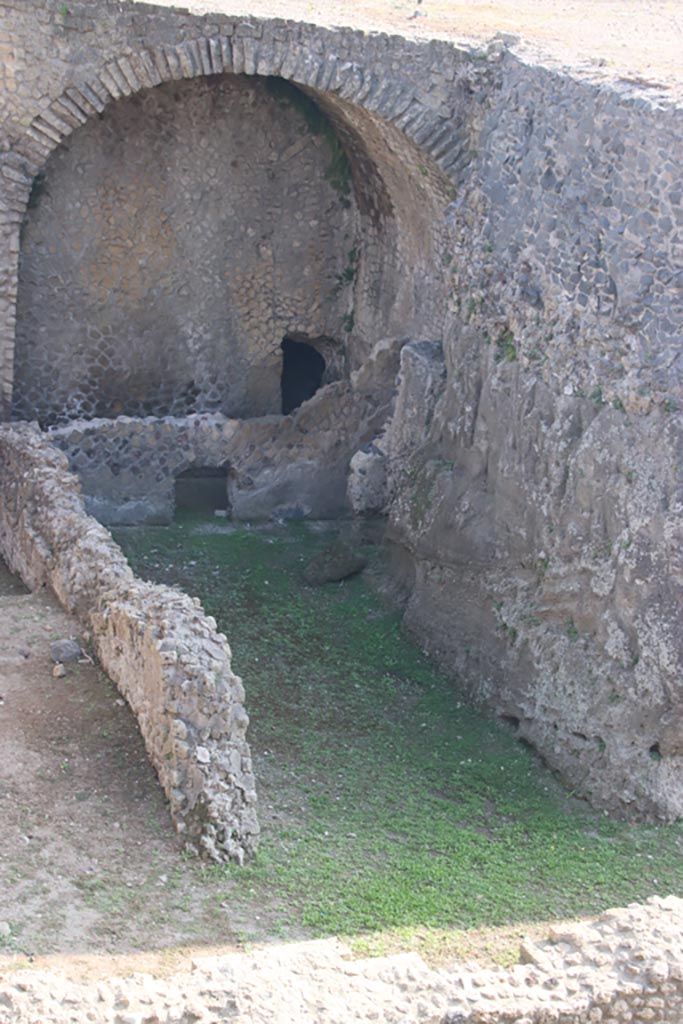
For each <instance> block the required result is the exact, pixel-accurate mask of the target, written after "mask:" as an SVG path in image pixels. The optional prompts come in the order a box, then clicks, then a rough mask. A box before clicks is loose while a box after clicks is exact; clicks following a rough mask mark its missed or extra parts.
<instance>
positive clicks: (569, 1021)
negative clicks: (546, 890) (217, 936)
mask: <svg viewBox="0 0 683 1024" xmlns="http://www.w3.org/2000/svg"><path fill="white" fill-rule="evenodd" d="M682 937H683V901H681V900H680V899H677V898H675V897H668V898H666V899H662V898H660V897H654V898H652V899H650V900H648V902H647V903H646V904H645V905H644V906H638V905H637V904H632V905H631V906H629V907H626V908H623V909H619V910H608V911H606V912H605V913H604V914H602V915H601V916H600V917H599V918H598V920H596V921H587V922H582V923H580V924H571V925H556V926H554V927H552V928H551V929H550V937H549V940H548V941H544V942H540V943H532V942H530V941H529V940H525V941H524V942H523V943H522V947H521V962H520V963H517V964H515V965H514V966H513V967H510V968H497V969H485V968H482V967H481V966H480V965H479V964H474V963H472V964H469V963H460V964H453V965H450V966H449V967H448V968H442V969H440V970H435V969H431V968H429V967H428V966H427V965H426V964H425V963H424V961H423V960H421V958H420V957H419V956H418V955H417V954H416V953H402V954H395V955H393V956H388V957H374V958H372V959H368V960H358V959H354V958H353V957H351V956H350V955H349V953H350V951H349V950H348V948H347V947H345V946H344V945H343V944H342V943H340V942H339V941H338V940H327V941H317V942H308V943H299V944H297V943H287V944H285V945H272V944H271V945H269V946H268V947H266V948H263V949H260V950H259V949H257V950H255V951H253V952H249V953H232V954H228V955H223V956H204V957H195V958H193V961H192V970H191V971H189V970H186V971H183V972H182V973H180V972H179V973H174V974H172V975H170V976H169V977H164V978H163V979H160V978H158V977H157V978H153V977H152V976H151V975H149V974H142V973H140V972H138V973H136V974H135V975H132V976H131V977H128V978H108V979H106V980H101V979H100V980H97V981H95V982H91V983H87V982H86V983H82V984H78V983H75V982H73V981H70V980H69V981H67V980H66V979H65V978H64V977H63V975H60V974H59V973H58V972H56V971H49V972H48V971H42V972H37V971H36V970H20V971H13V972H12V973H11V974H8V975H7V976H6V978H5V979H1V978H0V1020H3V1021H4V1020H7V1021H8V1022H9V1020H10V1019H11V1021H12V1024H33V1022H35V1021H36V1020H50V1021H51V1022H53V1024H80V1022H81V1021H83V1022H85V1021H89V1020H92V1019H94V1018H96V1019H97V1020H98V1021H101V1022H102V1024H122V1022H123V1021H124V1020H131V1021H133V1020H136V1021H137V1020H140V1021H143V1020H144V1021H145V1022H146V1024H162V1022H163V1024H185V1022H186V1021H187V1020H188V1019H190V1018H191V1019H192V1020H194V1021H195V1024H214V1022H215V1021H216V1020H219V1019H229V1020H231V1021H234V1022H235V1024H253V1022H254V1021H269V1022H272V1024H289V1022H290V1021H292V1020H296V1021H297V1022H299V1024H320V1022H325V1024H347V1022H348V1021H377V1020H382V1021H386V1022H387V1024H679V1022H680V1020H681V1016H682V1014H683V978H682V975H683V967H682V965H683V938H682ZM124 1001H125V1002H124ZM3 1009H6V1011H7V1017H5V1018H3V1017H2V1013H3Z"/></svg>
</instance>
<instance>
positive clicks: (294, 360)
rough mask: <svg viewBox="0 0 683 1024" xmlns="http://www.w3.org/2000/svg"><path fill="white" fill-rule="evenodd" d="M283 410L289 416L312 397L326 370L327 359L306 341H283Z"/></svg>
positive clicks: (287, 339) (291, 339)
mask: <svg viewBox="0 0 683 1024" xmlns="http://www.w3.org/2000/svg"><path fill="white" fill-rule="evenodd" d="M281 348H282V382H281V387H282V412H283V415H285V416H287V414H288V413H290V412H292V411H293V410H294V409H298V408H299V406H300V405H301V403H302V402H305V401H306V400H307V399H309V398H312V397H313V395H314V394H315V393H316V391H317V390H318V388H319V387H320V385H321V383H322V379H323V374H324V372H325V359H324V358H323V356H321V354H320V352H318V350H317V349H315V348H313V346H312V345H309V344H308V342H305V341H294V339H293V338H284V339H283V341H282V345H281Z"/></svg>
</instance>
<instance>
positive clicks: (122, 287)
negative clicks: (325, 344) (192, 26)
mask: <svg viewBox="0 0 683 1024" xmlns="http://www.w3.org/2000/svg"><path fill="white" fill-rule="evenodd" d="M314 114H315V117H314V116H313V115H314ZM245 154H248V156H245ZM333 169H334V171H335V173H333ZM342 170H343V172H344V174H343V175H342V173H341V172H342ZM359 232H360V224H359V213H358V207H357V203H356V199H355V196H354V193H353V191H352V188H351V183H350V168H349V164H348V161H347V159H346V156H345V150H344V148H343V146H342V143H341V142H340V141H339V140H338V138H337V135H336V129H335V127H334V125H333V124H332V122H331V121H330V119H329V118H328V117H327V115H326V114H325V113H324V112H323V111H322V110H319V109H318V107H317V106H316V104H315V103H314V101H313V100H311V99H309V98H307V97H305V96H304V94H303V93H302V92H301V91H300V90H298V89H296V88H295V87H294V86H291V85H288V84H287V85H286V86H284V85H283V86H282V87H281V88H280V89H279V90H278V91H277V94H274V92H273V83H272V82H270V80H264V79H262V78H247V77H246V76H240V75H215V76H211V77H210V78H208V77H207V78H203V79H196V80H193V81H180V82H167V83H165V84H164V85H161V86H158V87H156V88H153V89H147V90H142V91H141V92H140V93H138V94H136V95H134V96H130V97H127V98H126V99H121V100H120V101H119V102H117V103H112V104H111V105H110V106H109V107H108V108H107V110H106V111H104V113H103V114H102V117H101V118H94V119H91V120H90V121H89V122H88V123H87V124H85V125H83V126H81V127H80V128H78V129H77V130H76V131H74V132H73V134H72V135H71V136H70V138H69V141H68V143H65V144H63V145H61V146H58V147H56V149H55V151H54V153H53V154H52V155H51V156H50V158H49V159H48V160H47V162H46V165H45V167H44V169H43V171H42V172H41V174H40V176H39V177H38V178H36V180H35V183H34V189H33V192H32V194H31V202H30V204H29V209H28V210H27V212H26V217H25V219H24V223H23V228H22V245H21V262H20V273H19V297H18V327H17V336H16V358H15V380H14V397H13V416H14V418H16V419H38V420H39V421H40V422H41V424H43V425H49V426H52V425H55V424H61V423H66V422H68V421H69V420H72V419H78V418H85V419H92V418H93V417H95V418H99V417H105V418H115V417H117V416H120V415H129V416H150V415H152V416H167V415H172V416H184V415H188V414H191V413H202V412H221V413H224V414H225V415H227V416H230V417H235V418H240V419H244V418H250V417H259V416H264V415H272V414H275V413H279V412H280V410H281V402H282V398H281V380H280V377H281V360H282V353H281V351H280V341H281V339H282V338H283V337H285V336H291V335H294V334H296V335H297V336H298V335H299V334H301V335H303V336H305V337H310V338H319V337H326V338H327V337H333V338H338V337H340V336H342V334H343V331H344V327H343V325H344V323H345V322H346V321H345V318H347V319H348V317H349V316H350V310H351V307H352V302H353V291H354V284H355V280H356V276H357V274H358V273H359V267H360V263H361V258H360V253H361V250H362V243H361V241H360V237H359ZM347 333H348V332H347ZM304 397H310V396H309V395H303V394H302V396H301V397H300V398H299V399H298V401H297V402H296V404H300V402H301V401H303V399H304Z"/></svg>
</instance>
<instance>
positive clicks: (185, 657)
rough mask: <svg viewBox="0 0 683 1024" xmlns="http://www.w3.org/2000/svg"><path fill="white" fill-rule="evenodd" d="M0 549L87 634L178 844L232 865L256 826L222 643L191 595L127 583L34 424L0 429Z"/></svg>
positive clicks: (115, 552) (238, 697)
mask: <svg viewBox="0 0 683 1024" xmlns="http://www.w3.org/2000/svg"><path fill="white" fill-rule="evenodd" d="M0 552H1V553H2V557H3V558H4V559H5V561H6V562H7V564H8V566H9V567H10V568H11V569H12V571H14V572H16V573H19V575H20V576H21V577H22V578H23V580H24V582H25V583H26V584H27V585H28V586H29V587H31V588H32V589H36V588H38V587H42V586H49V587H51V588H52V590H53V591H54V592H55V594H56V595H57V597H58V598H59V600H60V602H61V603H62V605H63V606H64V608H66V610H67V611H69V612H72V613H75V614H76V615H77V616H78V618H79V619H80V620H81V622H82V623H83V624H84V625H85V626H87V628H88V631H89V632H90V634H91V637H92V643H93V646H94V648H95V651H96V653H97V656H98V658H99V660H100V663H101V664H102V666H103V668H104V669H105V671H106V672H107V673H108V674H109V675H110V676H111V678H112V679H113V680H114V682H115V683H116V684H117V686H118V687H119V689H120V691H121V693H122V694H123V696H124V697H125V698H126V700H127V701H128V703H129V704H130V706H131V708H132V709H133V712H134V714H135V715H136V717H137V719H138V722H139V725H140V731H141V732H142V735H143V738H144V741H145V745H146V747H147V752H148V754H149V757H150V760H151V761H152V764H153V765H154V767H155V769H156V771H157V774H158V776H159V781H160V782H161V785H162V786H163V789H164V792H165V793H166V796H167V798H168V801H169V806H170V811H171V815H172V817H173V820H174V823H175V827H176V830H177V831H178V833H179V834H180V835H181V836H182V837H183V839H184V840H185V841H186V843H187V845H188V847H190V848H191V849H195V850H198V851H200V852H202V853H203V854H205V855H206V856H208V857H210V858H212V859H215V860H225V859H232V860H236V861H238V862H240V863H242V862H243V861H244V859H245V858H246V857H248V856H249V855H250V854H251V853H253V851H254V849H255V847H256V844H257V841H258V834H259V826H258V821H257V818H256V793H255V787H254V778H253V773H252V767H251V755H250V752H249V746H248V744H247V742H246V739H245V733H246V729H247V724H248V718H247V714H246V712H245V710H244V706H243V701H244V688H243V686H242V683H241V680H240V679H239V678H238V677H237V676H235V675H234V674H233V672H232V671H231V668H230V648H229V647H228V643H227V640H226V638H225V636H223V635H222V634H221V633H218V632H217V631H216V623H215V621H214V620H213V619H212V618H210V617H209V616H206V615H204V613H203V611H202V608H201V605H200V603H199V601H198V600H197V599H193V598H191V597H188V596H187V595H185V594H183V593H181V592H180V591H177V590H173V589H171V588H169V587H162V586H156V585H153V584H151V583H144V582H142V581H140V580H138V579H136V578H135V576H134V574H133V572H132V570H131V569H130V567H129V565H128V563H127V561H126V559H125V557H124V555H123V553H122V551H121V549H120V548H119V547H118V546H117V545H116V544H115V543H114V542H113V540H112V538H111V536H110V535H109V534H108V532H107V531H106V530H105V529H104V527H102V526H100V524H99V523H97V522H96V521H95V520H94V519H92V518H91V517H90V516H88V515H87V514H86V513H85V510H84V508H83V502H82V499H81V494H80V488H79V485H78V481H77V479H76V477H75V476H74V475H73V474H72V473H70V472H69V469H68V463H67V460H66V456H65V455H64V454H63V453H61V452H59V451H58V450H57V449H56V448H54V447H53V446H52V445H50V444H49V442H48V441H47V440H46V439H45V438H44V436H43V435H41V433H40V432H39V431H38V430H37V429H36V428H35V427H29V426H18V427H10V426H6V425H3V426H0Z"/></svg>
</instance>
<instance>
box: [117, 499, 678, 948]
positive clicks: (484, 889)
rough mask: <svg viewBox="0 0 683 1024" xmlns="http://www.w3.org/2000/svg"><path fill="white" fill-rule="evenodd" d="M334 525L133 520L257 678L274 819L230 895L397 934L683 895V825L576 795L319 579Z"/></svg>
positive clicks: (391, 627) (267, 907)
mask: <svg viewBox="0 0 683 1024" xmlns="http://www.w3.org/2000/svg"><path fill="white" fill-rule="evenodd" d="M331 535H332V534H331V533H330V532H329V531H327V532H326V531H323V530H321V529H320V528H319V527H316V526H315V525H314V524H313V525H306V524H303V523H299V524H295V525H290V526H288V527H279V528H277V529H275V528H271V529H265V528H263V529H251V530H250V529H232V528H231V527H230V526H229V525H220V524H219V523H218V522H217V521H216V520H215V519H213V520H211V521H209V520H201V519H200V518H197V517H192V518H184V519H181V520H180V521H178V522H177V523H176V524H175V525H174V526H173V527H169V528H161V527H149V528H145V529H136V530H119V531H118V532H117V534H116V536H117V540H118V541H119V542H120V543H121V544H122V545H123V547H124V549H125V551H126V553H127V554H128V557H129V558H130V560H131V562H132V564H133V566H134V567H135V569H136V571H137V572H138V573H139V574H140V575H141V576H143V577H145V578H150V579H154V580H157V581H160V582H172V583H176V584H178V585H179V586H181V587H182V588H183V589H185V590H186V591H188V592H189V593H191V594H198V595H199V596H200V597H201V598H202V601H203V603H204V606H205V608H206V611H207V612H208V613H210V614H212V615H214V616H215V617H216V619H217V621H218V623H219V628H220V629H222V630H223V631H224V632H225V633H226V634H227V635H228V637H229V638H230V641H231V644H232V647H233V659H234V660H233V665H234V668H235V671H237V672H238V673H239V674H240V675H242V676H243V678H244V681H245V685H246V691H247V706H248V711H249V713H250V716H251V726H250V731H249V734H248V736H249V739H250V742H251V745H252V750H253V753H254V760H255V766H256V771H257V780H258V781H259V792H260V803H261V808H262V811H261V818H262V823H263V825H264V835H263V842H262V846H261V850H260V852H259V855H258V857H257V859H256V861H255V862H254V863H253V865H251V866H249V867H248V868H246V869H243V870H241V871H240V870H239V869H232V868H227V869H222V868H221V869H216V871H219V870H220V871H221V872H224V875H225V885H226V889H225V898H226V899H228V900H231V899H232V900H237V901H239V900H240V899H241V898H242V897H243V896H244V897H245V898H248V899H249V901H253V902H254V905H256V906H258V907H260V908H261V912H262V914H263V917H264V920H265V921H266V922H267V928H268V929H270V931H271V932H272V934H275V935H277V934H280V935H287V934H297V935H301V934H308V935H327V934H344V935H357V936H366V938H365V939H364V940H362V942H364V943H365V944H366V945H367V946H368V948H379V949H381V948H382V946H383V943H384V942H385V941H386V942H388V943H389V944H391V945H395V944H396V942H397V941H398V944H399V945H400V944H402V943H403V944H404V945H406V944H407V945H410V944H411V941H412V939H411V937H412V936H413V935H414V934H415V933H416V932H418V931H421V933H422V934H424V932H425V930H426V931H427V932H428V933H430V934H432V935H433V936H440V935H443V934H444V933H445V932H447V931H448V930H449V929H471V928H478V927H481V926H487V925H493V926H499V925H503V924H510V923H513V922H516V921H537V920H543V919H549V918H550V919H554V918H563V917H574V916H578V915H583V914H587V913H590V914H593V913H596V912H598V911H600V910H601V909H603V908H605V907H607V906H614V905H619V904H623V903H624V902H629V901H632V900H639V899H643V898H645V897H646V896H649V895H652V894H653V893H655V892H659V893H662V894H668V893H670V892H673V893H676V894H679V895H681V894H682V890H683V865H682V862H681V852H682V850H683V847H682V842H683V828H681V826H679V825H676V826H669V827H646V826H631V825H628V824H625V823H621V822H615V821H611V820H609V819H608V818H606V817H605V816H604V815H599V814H597V813H596V812H593V811H591V810H590V809H589V808H588V807H587V806H586V805H585V804H584V803H582V802H580V801H578V800H575V799H573V798H571V796H569V795H568V794H567V793H566V792H565V791H564V790H563V789H562V788H561V787H560V786H559V785H558V784H557V782H556V780H555V779H554V778H553V776H552V775H551V774H549V773H548V772H547V771H546V770H545V769H543V767H542V766H541V765H540V763H539V762H538V760H537V758H536V757H535V756H534V755H533V753H532V752H531V751H529V750H528V749H526V748H525V747H523V746H521V745H520V744H519V743H518V742H516V741H515V740H514V739H513V738H512V736H510V735H509V734H508V733H507V732H505V731H503V730H502V729H500V728H499V727H498V726H497V725H496V724H495V723H494V722H492V721H491V720H490V719H489V718H487V717H486V716H483V715H481V714H480V713H478V712H475V711H474V710H472V709H471V708H469V707H468V706H467V704H466V703H465V702H464V701H462V700H461V699H459V697H458V692H457V687H456V686H455V685H454V683H453V681H452V680H449V679H448V678H447V677H446V676H445V675H444V673H443V672H440V671H439V670H438V668H436V667H435V666H434V665H433V664H432V663H431V662H430V661H429V660H428V659H427V658H426V657H425V656H424V655H423V654H422V653H421V651H420V650H419V648H418V647H416V646H415V644H414V643H413V642H412V641H411V640H410V639H409V638H408V637H407V636H406V635H404V634H403V633H402V632H401V630H400V628H399V621H398V618H397V616H396V614H395V613H394V612H393V611H392V610H390V609H388V608H387V607H385V606H384V605H383V604H382V603H381V601H380V600H379V599H378V597H377V595H376V593H375V592H374V591H373V590H372V589H371V588H370V586H369V585H368V584H367V583H366V581H365V580H364V579H363V578H360V577H356V578H354V579H351V580H348V581H346V582H344V583H337V584H327V585H325V586H323V587H317V588H313V587H309V586H306V585H305V584H303V583H302V582H301V572H302V568H303V566H304V565H305V564H306V563H307V562H308V561H309V560H310V558H311V557H312V555H313V554H314V553H315V552H316V551H317V550H319V549H320V547H321V546H322V545H324V544H326V543H328V542H329V540H330V537H331ZM356 543H357V544H360V543H361V541H360V540H357V541H356ZM367 552H368V554H369V556H370V558H372V557H373V549H372V548H371V547H369V546H368V547H367ZM387 935H389V936H391V939H389V938H387ZM373 936H376V938H373Z"/></svg>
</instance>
